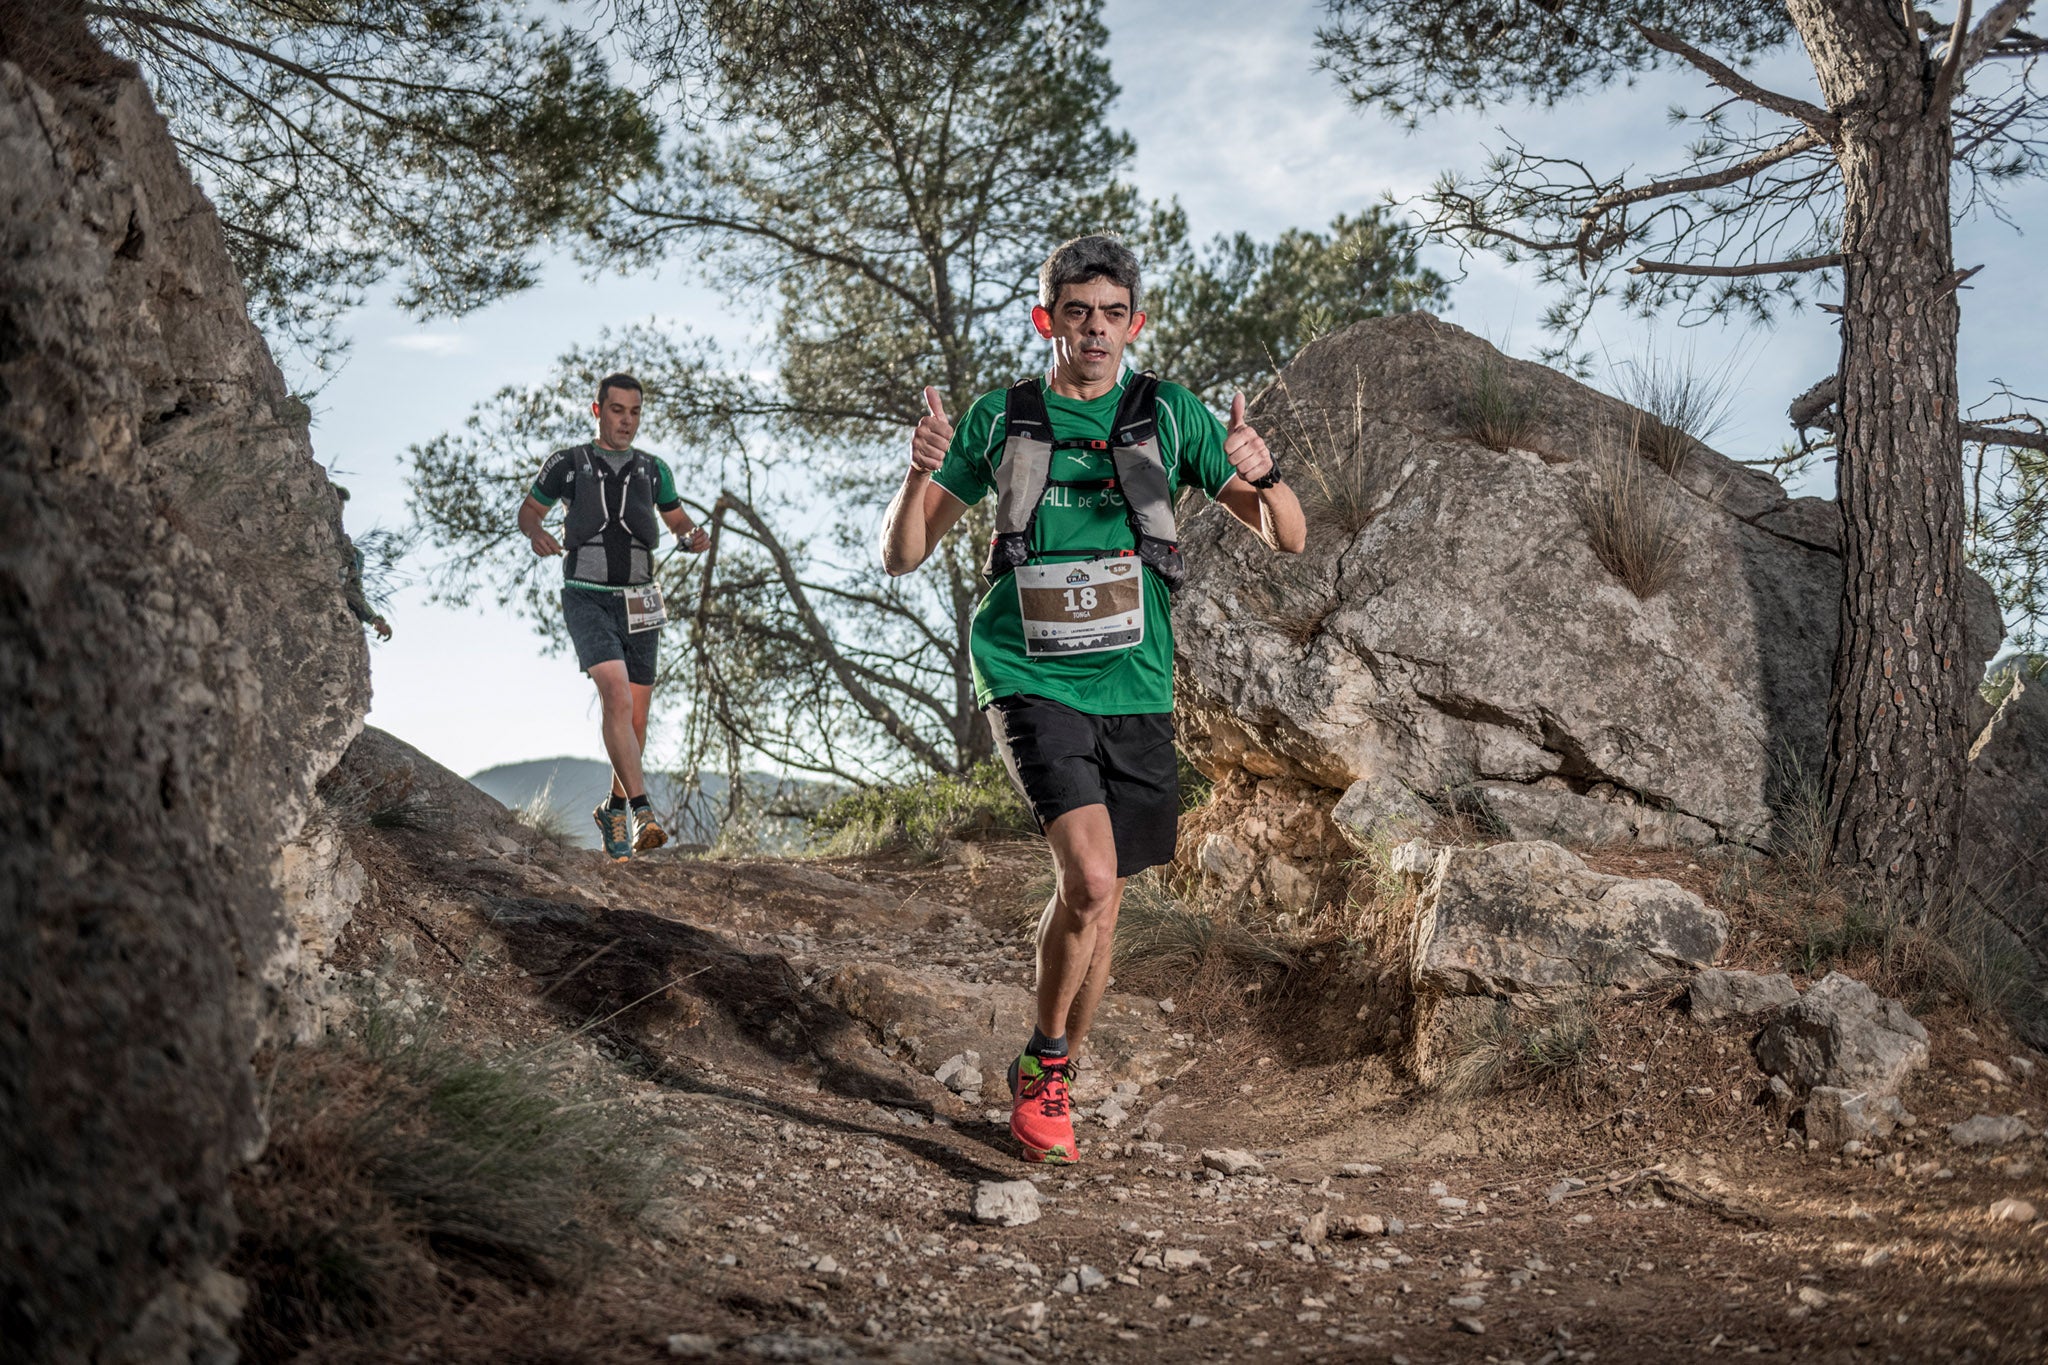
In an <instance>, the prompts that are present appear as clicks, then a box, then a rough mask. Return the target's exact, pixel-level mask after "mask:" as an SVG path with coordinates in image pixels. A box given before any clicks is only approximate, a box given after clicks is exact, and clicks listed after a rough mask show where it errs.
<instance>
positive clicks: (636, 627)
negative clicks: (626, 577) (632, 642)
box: [625, 583, 668, 635]
mask: <svg viewBox="0 0 2048 1365" xmlns="http://www.w3.org/2000/svg"><path fill="white" fill-rule="evenodd" d="M625 598H626V629H627V631H628V632H629V633H631V634H634V635H637V634H639V633H640V632H641V631H643V630H658V629H660V628H661V627H662V626H664V625H666V624H667V623H668V610H667V608H665V607H664V606H662V603H661V585H660V584H658V583H647V584H643V585H642V586H640V587H637V588H627V589H626V590H625Z"/></svg>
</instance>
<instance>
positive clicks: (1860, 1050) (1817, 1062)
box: [1755, 972, 1927, 1096]
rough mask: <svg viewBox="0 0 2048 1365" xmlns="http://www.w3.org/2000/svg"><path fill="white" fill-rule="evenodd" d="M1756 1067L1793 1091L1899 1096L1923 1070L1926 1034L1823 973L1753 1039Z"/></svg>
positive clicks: (1851, 981)
mask: <svg viewBox="0 0 2048 1365" xmlns="http://www.w3.org/2000/svg"><path fill="white" fill-rule="evenodd" d="M1755 1050H1756V1059H1757V1063H1758V1064H1759V1065H1760V1066H1762V1067H1763V1069H1764V1070H1765V1071H1766V1072H1768V1073H1769V1074H1771V1075H1773V1076H1776V1077H1778V1078H1780V1079H1781V1080H1783V1081H1784V1082H1785V1083H1786V1084H1787V1085H1789V1086H1791V1087H1792V1088H1793V1089H1794V1090H1795V1091H1799V1092H1804V1091H1809V1090H1812V1089H1813V1088H1814V1087H1816V1086H1834V1087H1836V1088H1838V1089H1842V1090H1856V1091H1865V1092H1868V1093H1869V1094H1871V1095H1877V1096H1883V1095H1892V1094H1896V1093H1898V1089H1899V1087H1900V1086H1902V1085H1904V1084H1905V1083H1906V1078H1907V1077H1908V1076H1910V1075H1912V1073H1913V1072H1915V1071H1919V1070H1922V1069H1924V1068H1925V1067H1926V1065H1927V1030H1926V1029H1925V1028H1924V1027H1923V1026H1922V1025H1921V1023H1920V1021H1919V1020H1918V1019H1915V1018H1914V1017H1913V1016H1912V1015H1911V1014H1910V1013H1908V1012H1907V1010H1906V1007H1905V1006H1904V1005H1902V1004H1900V1003H1899V1002H1898V1001H1896V1000H1887V999H1885V998H1883V997H1881V996H1879V995H1878V994H1877V992H1876V991H1873V990H1871V989H1870V987H1868V986H1866V985H1864V984H1863V983H1862V982H1861V981H1858V980H1856V979H1855V978H1854V977H1850V976H1845V975H1843V974H1842V973H1841V972H1829V973H1828V974H1827V975H1826V976H1824V977H1822V978H1821V979H1820V980H1819V981H1817V982H1815V983H1814V984H1813V985H1812V986H1811V987H1809V988H1808V990H1807V992H1806V994H1805V995H1803V996H1801V997H1800V998H1799V999H1798V1000H1796V1001H1794V1002H1793V1003H1792V1004H1789V1005H1787V1006H1785V1007H1784V1008H1783V1009H1781V1010H1779V1011H1778V1013H1777V1014H1775V1015H1773V1016H1772V1017H1771V1021H1770V1022H1769V1023H1768V1024H1765V1025H1764V1028H1763V1031H1762V1032H1761V1033H1759V1034H1757V1037H1756V1043H1755Z"/></svg>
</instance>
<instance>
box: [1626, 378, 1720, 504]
mask: <svg viewBox="0 0 2048 1365" xmlns="http://www.w3.org/2000/svg"><path fill="white" fill-rule="evenodd" d="M1615 376H1616V379H1617V380H1618V385H1619V388H1620V390H1621V398H1622V399H1623V401H1625V402H1627V403H1628V404H1630V405H1631V406H1632V407H1635V408H1637V409H1638V410H1639V411H1640V412H1641V420H1640V421H1639V422H1638V423H1637V424H1636V428H1635V431H1634V433H1633V443H1634V445H1635V448H1636V450H1637V452H1638V453H1640V454H1643V455H1646V456H1648V457H1649V458H1650V459H1652V460H1654V461H1656V463H1657V465H1658V467H1659V468H1661V469H1662V470H1663V471H1664V472H1665V473H1666V474H1671V475H1674V476H1675V475H1676V474H1677V473H1678V471H1679V468H1680V467H1681V466H1683V465H1684V463H1685V460H1686V457H1687V456H1689V455H1690V454H1691V453H1692V451H1693V448H1694V447H1695V446H1699V445H1704V444H1706V442H1707V441H1708V440H1710V439H1711V438H1712V437H1713V434H1714V433H1715V432H1716V431H1719V430H1720V429H1721V427H1722V426H1723V425H1725V424H1726V422H1727V420H1728V414H1729V411H1730V409H1731V408H1732V407H1733V406H1734V402H1735V385H1734V382H1733V380H1732V378H1731V376H1730V374H1729V372H1728V370H1727V369H1726V368H1725V367H1724V368H1722V369H1718V370H1711V371H1701V370H1698V369H1695V368H1694V367H1693V365H1692V363H1691V357H1690V356H1689V355H1688V356H1686V357H1683V358H1681V357H1677V356H1658V355H1655V354H1652V355H1649V356H1646V357H1645V358H1643V359H1641V360H1633V361H1629V362H1627V363H1625V364H1623V365H1621V366H1619V367H1617V369H1616V370H1615Z"/></svg>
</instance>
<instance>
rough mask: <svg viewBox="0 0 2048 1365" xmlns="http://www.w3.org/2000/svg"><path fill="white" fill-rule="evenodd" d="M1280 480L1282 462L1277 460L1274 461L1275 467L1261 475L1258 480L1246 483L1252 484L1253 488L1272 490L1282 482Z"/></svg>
mask: <svg viewBox="0 0 2048 1365" xmlns="http://www.w3.org/2000/svg"><path fill="white" fill-rule="evenodd" d="M1280 479H1281V474H1280V462H1279V461H1278V460H1275V461H1273V467H1272V468H1271V469H1269V470H1267V471H1266V472H1265V473H1263V474H1261V475H1259V477H1258V478H1256V479H1246V480H1245V482H1246V483H1247V484H1250V485H1251V486H1252V487H1253V488H1258V489H1266V488H1271V487H1272V486H1273V485H1274V484H1276V483H1278V482H1280Z"/></svg>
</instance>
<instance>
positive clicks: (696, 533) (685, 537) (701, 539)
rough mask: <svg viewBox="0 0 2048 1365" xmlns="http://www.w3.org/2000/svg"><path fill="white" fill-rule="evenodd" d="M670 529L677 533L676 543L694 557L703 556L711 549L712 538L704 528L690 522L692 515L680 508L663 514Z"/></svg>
mask: <svg viewBox="0 0 2048 1365" xmlns="http://www.w3.org/2000/svg"><path fill="white" fill-rule="evenodd" d="M661 519H662V521H663V522H665V523H667V525H668V529H669V530H671V531H674V532H675V533H676V543H677V544H678V545H680V546H682V547H683V548H684V549H685V550H688V551H689V552H690V553H691V554H693V555H700V554H703V553H704V552H705V551H706V550H708V549H710V548H711V537H710V536H709V535H707V534H706V533H705V531H704V528H703V527H701V526H699V525H698V524H697V523H696V522H694V521H691V520H690V514H689V513H688V512H685V511H684V510H683V509H682V508H680V507H678V508H676V509H675V510H674V511H673V512H663V513H662V514H661Z"/></svg>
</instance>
